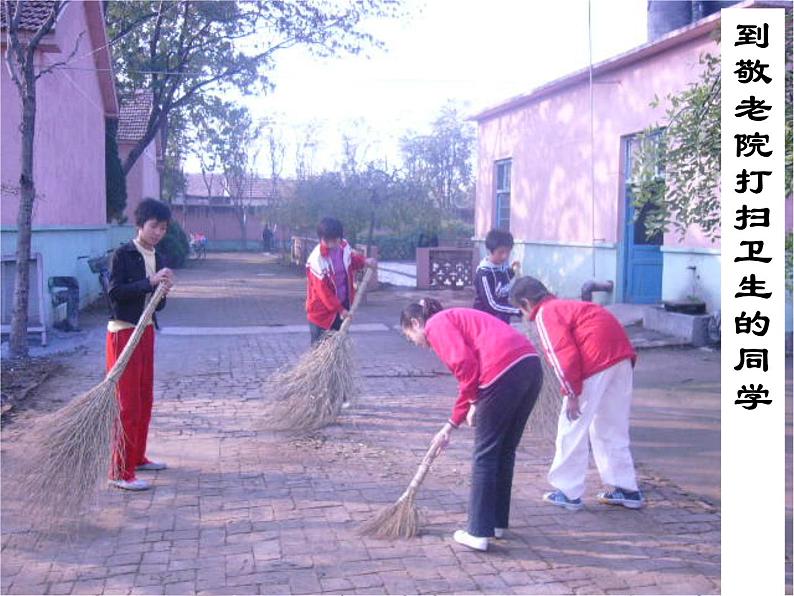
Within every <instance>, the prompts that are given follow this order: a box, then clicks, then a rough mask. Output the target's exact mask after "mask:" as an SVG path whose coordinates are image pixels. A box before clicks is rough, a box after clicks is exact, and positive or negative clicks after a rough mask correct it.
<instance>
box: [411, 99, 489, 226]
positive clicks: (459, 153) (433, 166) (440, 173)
mask: <svg viewBox="0 0 794 596" xmlns="http://www.w3.org/2000/svg"><path fill="white" fill-rule="evenodd" d="M475 140H476V136H475V132H474V126H473V125H472V124H471V123H470V122H466V121H465V120H464V119H463V117H462V115H461V111H460V108H459V107H458V106H456V105H455V104H454V103H451V102H449V103H447V104H446V105H445V106H444V107H443V108H442V109H441V112H440V113H439V115H438V116H437V117H436V119H435V120H434V121H433V123H432V126H431V132H430V134H427V135H420V134H410V133H409V134H407V135H405V136H404V137H403V138H402V139H401V141H400V147H401V150H402V157H403V163H404V164H405V168H406V170H407V175H408V177H410V178H411V179H412V180H414V181H415V182H416V183H417V184H420V185H421V186H423V187H424V188H425V189H426V192H427V194H428V196H429V198H430V199H431V200H432V201H433V202H435V204H436V205H437V206H438V207H439V208H440V209H443V210H447V211H449V210H452V209H453V208H456V207H469V206H471V205H472V204H473V202H474V175H473V156H474V144H475Z"/></svg>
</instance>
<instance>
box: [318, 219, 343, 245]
mask: <svg viewBox="0 0 794 596" xmlns="http://www.w3.org/2000/svg"><path fill="white" fill-rule="evenodd" d="M342 236H344V229H343V228H342V222H341V221H339V220H338V219H334V218H333V217H324V218H323V219H322V220H320V223H319V224H317V237H318V238H319V239H320V240H335V239H337V238H339V239H341V238H342Z"/></svg>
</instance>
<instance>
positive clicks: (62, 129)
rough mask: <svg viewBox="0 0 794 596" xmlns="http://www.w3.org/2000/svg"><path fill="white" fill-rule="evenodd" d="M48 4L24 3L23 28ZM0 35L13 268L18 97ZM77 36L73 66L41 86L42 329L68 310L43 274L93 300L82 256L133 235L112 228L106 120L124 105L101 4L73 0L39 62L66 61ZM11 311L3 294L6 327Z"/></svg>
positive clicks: (7, 229) (35, 246) (38, 218)
mask: <svg viewBox="0 0 794 596" xmlns="http://www.w3.org/2000/svg"><path fill="white" fill-rule="evenodd" d="M51 4H52V3H51V2H46V1H37V2H23V3H22V5H21V6H22V10H23V13H22V22H23V25H24V28H25V29H27V30H28V31H35V30H36V29H37V28H38V27H39V25H40V24H41V22H43V20H44V19H46V17H47V15H48V14H49V10H50V8H51ZM3 18H5V16H4V17H3ZM3 29H5V24H3ZM2 35H3V38H2V48H0V49H2V57H0V62H2V63H1V64H0V91H1V93H0V96H1V97H0V101H1V102H2V103H1V105H0V120H1V121H2V143H0V169H1V170H2V190H1V191H0V202H1V206H2V209H1V210H0V223H1V224H2V235H0V239H1V240H2V257H3V262H4V264H3V266H4V267H13V266H14V265H13V261H14V255H15V254H16V242H17V234H16V218H17V213H18V204H19V203H18V200H19V199H18V192H17V188H18V185H19V173H20V160H21V155H20V146H21V139H20V134H19V124H20V118H21V102H20V99H19V95H18V92H17V88H16V86H15V85H14V83H13V81H12V80H11V78H10V75H9V73H8V69H7V66H6V63H5V51H6V40H5V31H3V34H2ZM76 42H77V43H78V46H77V51H76V52H75V55H74V57H73V58H72V59H71V60H70V61H69V62H68V64H67V65H66V66H64V67H58V68H56V69H55V70H53V72H52V73H50V74H46V75H44V76H43V77H42V78H41V79H39V81H38V83H37V100H38V101H37V113H36V136H35V145H34V151H35V162H34V179H35V184H36V192H37V198H36V201H35V204H34V212H33V236H32V251H33V253H34V254H38V255H40V256H41V263H42V269H43V271H42V272H41V277H42V278H43V280H44V284H45V288H44V291H43V292H42V296H43V298H42V299H43V303H44V308H45V311H44V313H45V314H44V318H45V321H44V323H45V324H46V325H49V324H51V323H52V322H53V321H54V320H56V319H58V318H61V317H62V316H63V314H64V313H63V312H61V311H60V310H59V309H54V308H53V307H52V304H51V301H50V300H49V295H48V293H47V292H48V290H47V287H46V283H47V280H48V279H49V278H50V277H53V276H69V277H75V278H76V279H77V280H78V282H79V285H80V298H81V303H82V304H86V303H87V302H89V301H91V300H93V299H94V298H96V296H97V295H98V293H99V289H100V288H99V283H98V280H97V278H96V276H95V275H93V274H92V273H91V271H90V270H89V268H88V266H87V264H86V260H85V259H83V258H81V257H85V256H98V255H102V254H104V253H105V251H107V250H108V249H109V248H112V247H113V246H115V245H117V244H118V243H119V242H120V241H122V240H124V239H126V238H128V237H129V236H131V234H132V231H131V229H129V228H128V227H119V226H109V225H108V224H107V216H106V213H107V211H106V197H105V138H106V129H105V122H106V119H114V118H118V112H119V107H118V102H117V98H116V91H115V85H114V76H113V70H112V61H111V57H110V53H109V48H108V39H107V36H106V33H105V24H104V18H103V14H102V3H101V2H70V3H68V4H67V5H66V7H65V8H64V10H63V12H62V13H61V15H60V17H59V19H58V21H57V22H56V24H55V28H54V30H53V31H52V32H51V33H49V34H48V35H47V36H46V37H45V38H44V41H43V43H42V45H41V49H40V51H39V52H38V58H39V60H40V63H41V64H42V65H47V64H52V63H55V62H60V61H64V60H66V59H67V57H69V55H70V54H71V53H72V50H73V49H74V47H75V43H76ZM34 275H36V274H35V273H34ZM4 296H10V294H5V293H4ZM9 309H10V304H9V303H8V300H4V302H3V323H6V315H7V314H8V313H9ZM36 312H38V311H36Z"/></svg>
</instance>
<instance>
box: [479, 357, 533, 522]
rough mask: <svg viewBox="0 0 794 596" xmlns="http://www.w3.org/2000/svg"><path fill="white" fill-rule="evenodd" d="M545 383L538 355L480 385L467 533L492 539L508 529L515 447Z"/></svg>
mask: <svg viewBox="0 0 794 596" xmlns="http://www.w3.org/2000/svg"><path fill="white" fill-rule="evenodd" d="M542 385H543V369H542V368H541V364H540V360H539V358H537V357H531V358H525V359H523V360H521V361H519V362H517V363H516V364H514V365H513V366H512V367H510V369H509V370H508V371H507V372H505V373H504V374H503V375H502V376H501V377H500V378H499V379H498V380H497V381H496V382H495V383H494V384H493V385H491V386H489V387H486V388H484V389H480V393H479V395H478V398H477V411H476V415H475V429H474V430H475V433H474V464H473V468H472V481H471V494H470V496H469V528H468V531H469V534H471V535H472V536H481V537H490V536H493V535H494V528H507V526H508V520H509V517H510V493H511V491H512V488H513V468H514V466H515V461H516V449H517V448H518V444H519V443H520V442H521V436H522V435H523V434H524V427H525V426H526V424H527V419H528V418H529V415H530V413H531V412H532V408H533V407H534V406H535V400H536V399H537V398H538V394H539V393H540V388H541V386H542Z"/></svg>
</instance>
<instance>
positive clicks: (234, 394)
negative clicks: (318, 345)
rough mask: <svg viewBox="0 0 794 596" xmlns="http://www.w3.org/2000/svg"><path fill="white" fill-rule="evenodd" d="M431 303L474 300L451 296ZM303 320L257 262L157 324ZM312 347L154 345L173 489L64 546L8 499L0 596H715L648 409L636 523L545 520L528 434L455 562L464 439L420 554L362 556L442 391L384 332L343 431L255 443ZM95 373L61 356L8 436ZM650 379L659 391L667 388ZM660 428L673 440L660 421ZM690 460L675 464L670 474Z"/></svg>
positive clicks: (365, 342) (93, 362)
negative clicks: (280, 390)
mask: <svg viewBox="0 0 794 596" xmlns="http://www.w3.org/2000/svg"><path fill="white" fill-rule="evenodd" d="M256 273H259V274H261V275H259V276H256V275H255V274H256ZM252 274H253V275H252ZM411 295H412V294H410V293H400V292H380V293H376V294H373V295H372V296H371V297H370V299H369V301H368V302H369V304H368V305H367V306H366V307H365V309H364V310H363V311H362V313H361V316H360V317H359V322H361V323H368V324H378V323H380V324H383V325H392V324H393V322H394V321H396V314H397V313H398V311H399V307H400V306H401V305H402V304H403V303H404V302H405V301H406V300H407V299H408V298H409V297H410V296H411ZM443 298H444V300H445V301H446V302H447V303H461V304H463V303H466V302H467V301H468V300H470V296H467V295H466V294H464V293H459V292H448V293H444V295H443ZM301 303H302V280H301V278H300V277H299V276H295V275H290V274H288V273H286V272H285V271H283V270H281V269H279V268H278V267H277V266H275V265H267V264H264V263H262V262H261V258H260V257H255V256H235V257H230V256H226V257H212V258H210V259H209V260H208V261H207V262H206V264H204V263H202V264H200V265H199V266H198V267H196V268H194V269H191V270H188V271H185V272H180V283H179V288H178V290H176V291H175V292H174V294H173V296H172V297H171V298H170V304H169V305H168V308H167V311H166V312H165V313H164V315H163V317H162V324H163V326H164V328H165V329H166V330H167V329H179V328H181V329H186V328H196V327H237V326H244V325H258V326H264V327H268V326H274V325H277V324H285V325H299V324H301V323H302V319H303V315H302V310H301V308H302V304H301ZM307 335H308V334H307V333H306V332H305V330H304V331H303V332H292V333H257V334H245V335H242V334H234V335H212V336H207V335H202V334H200V333H191V334H185V335H179V334H162V335H160V337H158V345H157V350H158V354H157V383H156V385H157V386H156V392H157V397H156V400H157V402H156V405H155V414H154V419H153V423H152V434H151V443H150V444H151V449H150V451H151V454H152V455H153V456H155V457H157V458H162V459H164V460H166V461H168V462H169V464H170V465H171V469H170V470H167V471H165V472H159V473H156V474H151V475H150V477H151V478H152V480H153V481H154V488H153V490H151V491H149V492H147V493H142V494H129V493H121V492H115V491H113V492H111V491H103V494H102V498H101V507H100V508H99V510H98V511H97V513H96V514H94V515H92V516H90V517H89V518H87V519H86V520H85V523H84V524H83V528H82V530H81V532H80V533H79V534H78V535H76V536H74V537H72V539H71V541H66V540H64V539H63V538H62V537H51V536H43V535H40V534H38V533H36V532H32V531H30V529H29V527H28V523H27V521H26V519H25V511H24V503H20V502H13V501H9V500H8V499H6V500H5V501H4V502H3V519H2V523H3V526H2V527H3V535H2V549H3V550H2V555H3V556H2V585H1V588H2V591H3V593H16V594H19V593H53V594H55V593H64V594H66V593H72V594H85V593H106V594H128V593H134V594H137V593H146V594H162V593H166V594H189V593H194V592H199V593H208V594H228V593H242V594H247V593H293V594H305V593H319V592H325V593H369V594H372V593H414V592H419V593H452V592H454V593H519V594H571V593H718V592H719V536H720V534H719V528H720V520H719V512H718V510H717V508H716V507H715V506H714V500H713V499H709V498H700V497H701V496H704V497H705V494H704V495H698V498H693V496H692V495H691V494H689V493H690V492H692V489H691V488H688V486H689V485H688V482H689V480H688V479H687V478H686V477H683V478H682V479H680V480H676V481H673V480H671V479H670V477H671V475H670V474H668V471H669V469H670V468H671V467H672V466H671V464H670V463H665V461H662V460H657V459H654V458H653V457H652V456H651V454H652V453H653V452H659V451H665V450H667V449H668V448H670V447H671V446H672V445H674V444H676V443H678V442H679V441H680V439H681V438H682V436H683V435H684V434H685V432H687V431H685V429H680V428H674V427H675V426H676V425H675V424H672V422H671V424H670V428H669V429H667V430H665V429H664V428H662V427H659V425H658V424H656V422H655V421H657V420H658V419H659V417H658V416H655V415H654V412H653V410H654V406H653V403H654V400H655V398H654V399H651V398H647V400H646V398H644V397H640V398H639V399H638V402H640V403H639V408H637V409H638V410H639V412H640V416H641V418H640V420H642V421H643V422H642V423H641V427H648V428H650V429H651V432H652V435H651V436H648V435H647V433H646V435H645V436H646V437H648V439H647V441H646V440H644V439H641V440H640V441H637V438H636V433H635V443H639V444H638V451H637V452H636V455H637V460H638V467H639V471H640V474H641V481H642V483H643V487H644V489H645V491H646V495H647V497H648V500H649V506H648V507H647V508H646V509H645V510H642V511H639V512H635V511H628V510H623V509H614V508H609V507H606V506H602V505H599V504H597V503H595V502H594V500H593V499H592V496H591V495H592V494H594V493H595V491H596V490H597V489H598V483H597V478H596V477H595V475H594V474H592V473H591V476H590V479H589V485H588V496H587V498H586V505H587V507H586V509H585V510H583V511H581V512H577V513H570V512H565V511H560V510H557V509H554V508H552V507H549V506H547V505H544V504H543V503H541V502H540V501H539V497H540V495H541V493H542V492H543V490H545V489H546V483H545V473H546V470H547V467H548V464H549V461H550V457H551V455H552V446H551V445H549V444H548V443H547V442H545V441H542V440H540V439H538V438H535V437H534V436H533V435H532V434H531V432H530V433H528V434H527V436H526V437H525V440H524V441H523V443H522V446H521V449H520V453H519V457H518V465H517V472H516V479H515V498H514V507H513V513H512V521H511V528H512V530H511V532H510V534H509V536H508V539H507V540H502V541H497V542H496V543H495V546H494V547H493V549H492V550H491V551H490V552H488V553H475V552H471V551H467V550H465V549H463V548H461V547H459V546H457V545H456V544H454V543H453V542H452V541H451V538H450V535H451V533H452V531H453V530H454V529H456V528H458V527H460V526H461V524H462V523H463V522H464V520H465V509H466V498H467V486H468V478H469V471H470V463H469V458H470V451H471V441H472V433H471V432H469V431H467V430H461V431H458V432H457V433H456V434H455V436H454V438H453V442H452V444H451V446H450V448H449V449H448V451H446V452H445V454H444V455H443V457H442V458H440V459H439V461H438V462H437V464H436V465H435V466H434V468H433V470H432V471H431V473H430V474H429V476H428V478H427V481H426V483H425V485H424V486H423V487H422V489H421V491H420V493H419V503H420V505H421V506H422V507H423V509H424V510H425V514H426V525H425V532H424V534H423V535H422V536H421V537H419V538H417V539H415V540H412V541H396V542H388V541H386V542H384V541H377V540H371V539H367V538H362V537H359V536H357V535H356V533H355V528H356V525H357V524H358V523H359V522H360V521H362V520H364V519H367V518H368V517H370V516H371V515H372V514H373V512H374V511H376V510H377V509H378V508H379V507H381V506H383V505H385V504H387V503H390V502H393V500H394V499H395V498H396V497H397V496H398V495H399V494H400V493H401V492H402V490H403V489H404V488H405V486H406V483H407V482H408V481H409V479H410V477H411V475H412V474H413V472H414V469H415V466H416V464H417V463H418V461H419V459H420V458H421V455H422V454H423V452H424V450H425V448H426V445H427V443H428V441H429V439H430V438H431V436H432V434H433V432H434V431H435V430H436V428H437V427H438V426H440V424H441V423H442V422H443V420H444V419H445V418H446V416H447V414H448V408H449V407H450V405H451V402H452V396H453V395H454V393H455V383H454V380H453V379H452V378H451V377H450V376H449V375H448V374H446V371H445V370H444V369H443V367H442V366H441V364H440V363H439V362H438V360H437V359H436V358H435V357H434V356H433V355H432V354H431V353H429V352H427V351H423V350H419V349H417V348H414V347H412V346H409V345H408V344H407V343H406V342H405V341H404V340H403V339H402V338H401V337H400V335H399V334H398V333H397V332H395V331H394V330H387V331H371V332H362V333H360V334H357V335H356V337H355V346H356V350H357V352H358V356H359V362H360V374H361V376H362V388H363V395H362V397H361V399H360V400H359V402H358V403H357V404H356V406H355V407H354V408H351V409H350V410H349V411H347V413H346V414H345V416H344V418H343V419H342V420H341V424H340V425H337V426H334V427H331V428H328V429H326V430H325V431H323V432H320V433H317V434H315V435H313V436H311V437H307V438H304V439H300V440H286V439H284V438H281V437H277V436H273V435H270V434H268V433H265V432H263V431H261V430H260V426H259V424H260V423H259V414H260V412H261V410H262V404H263V403H264V402H265V401H266V400H267V398H268V396H266V395H262V392H261V389H260V388H261V380H262V378H264V377H265V376H266V375H267V374H268V373H269V372H271V371H272V370H274V369H275V368H276V367H278V366H281V365H283V364H285V363H287V362H290V361H292V360H293V359H294V358H296V357H297V355H298V354H300V353H301V352H302V351H303V350H304V349H305V348H306V347H307V344H308V337H307ZM691 353H694V354H700V355H701V356H700V357H702V358H706V359H708V357H709V356H708V354H704V353H701V352H691ZM690 359H691V358H690ZM101 360H102V352H101V345H99V344H95V345H92V346H91V347H90V348H88V349H86V350H83V351H82V352H79V353H76V354H73V355H71V356H70V357H69V358H68V360H66V361H65V365H66V366H65V372H66V374H65V376H63V377H61V378H57V379H52V380H50V381H48V383H47V384H46V385H45V386H44V387H43V390H42V392H41V394H40V395H41V397H40V398H39V401H38V402H34V404H33V407H32V409H31V410H29V411H28V412H26V413H21V414H19V416H18V417H17V420H16V421H15V423H14V424H12V425H11V431H13V429H14V428H18V429H19V428H23V427H24V422H25V418H26V417H27V416H31V415H34V414H35V412H36V410H37V409H49V408H52V407H54V404H57V403H58V401H64V400H67V399H69V398H70V397H71V396H73V395H75V394H77V393H79V392H80V391H82V390H84V389H85V388H87V387H89V386H90V385H91V384H92V383H93V382H95V381H96V380H97V379H98V377H99V374H98V372H97V367H98V366H101ZM648 360H650V361H654V360H653V357H652V358H650V359H648ZM716 362H718V361H717V360H712V361H704V362H702V363H701V364H700V368H703V365H704V363H705V364H706V365H707V366H709V367H713V366H716V364H715V363H716ZM696 368H697V367H696ZM665 372H666V376H667V378H668V385H674V384H675V382H677V381H670V379H671V378H678V377H676V374H679V376H680V374H682V373H680V372H675V371H672V372H671V371H665ZM642 374H646V375H648V376H647V378H648V379H649V380H648V383H650V382H651V380H652V379H655V378H656V376H655V375H654V374H653V368H652V367H651V368H649V369H646V373H641V374H638V379H641V377H642ZM699 382H701V381H699ZM640 383H645V381H642V380H638V384H640ZM702 383H703V384H705V383H706V381H702ZM704 386H705V385H704ZM704 386H701V387H699V388H698V389H697V391H699V392H700V393H699V394H700V398H699V400H700V402H699V407H701V408H702V410H703V411H702V413H701V415H702V419H701V420H700V422H699V424H702V425H707V423H708V421H709V413H708V411H707V410H708V407H709V404H710V407H711V408H712V409H714V410H716V411H717V412H718V410H719V408H718V399H717V398H715V399H712V400H711V401H710V402H709V400H708V396H709V390H707V389H704ZM643 391H644V389H638V394H641V395H645V394H644V393H643ZM651 391H655V390H654V388H653V387H651ZM654 395H655V394H654ZM717 395H718V394H717ZM45 396H46V398H47V399H44V397H45ZM663 397H664V396H663ZM682 399H683V398H682ZM644 400H645V401H644ZM656 409H657V410H658V409H659V408H658V406H656ZM689 413H690V412H684V413H682V414H680V415H681V416H682V417H684V416H686V415H687V414H689ZM662 417H663V418H665V419H667V420H670V421H672V420H673V418H675V411H674V410H673V409H667V410H665V411H663V416H662ZM4 432H5V435H6V436H5V437H4V439H6V440H4V443H3V463H4V464H8V465H4V468H3V474H4V478H3V480H4V482H12V481H13V476H12V475H11V472H10V470H12V469H13V466H14V463H15V461H17V460H18V457H19V455H20V451H21V449H22V447H21V445H20V443H18V442H17V441H15V440H8V437H9V435H8V432H9V430H8V429H6V430H5V431H4ZM642 432H646V431H642ZM642 432H641V434H642ZM688 432H689V433H690V435H693V436H694V435H697V434H698V429H697V428H692V429H689V431H688ZM705 437H706V438H705V439H703V440H704V441H706V442H707V443H708V442H709V441H712V440H713V437H711V436H710V435H708V434H707V435H705ZM690 441H692V442H695V441H696V440H695V439H692V438H690ZM643 443H648V444H643ZM717 445H718V435H717ZM646 453H647V454H648V457H646V456H645V454H646ZM691 455H692V454H686V453H681V452H676V454H675V460H676V462H673V463H680V462H686V461H687V458H688V457H689V456H691ZM695 457H697V456H695ZM670 459H672V458H670ZM704 462H705V463H704ZM708 462H711V464H713V461H712V460H709V459H706V460H701V461H700V465H701V466H705V467H707V466H708V465H711V464H709V463H708ZM657 463H658V464H659V465H657ZM717 467H718V458H717ZM699 481H701V482H703V483H705V484H709V482H710V481H709V480H708V478H706V480H703V479H702V478H701V479H700V480H699ZM712 484H713V483H712ZM717 486H718V484H717ZM711 490H714V489H713V488H712V489H711Z"/></svg>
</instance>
